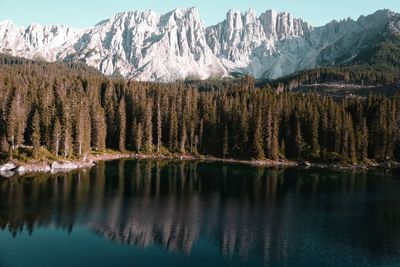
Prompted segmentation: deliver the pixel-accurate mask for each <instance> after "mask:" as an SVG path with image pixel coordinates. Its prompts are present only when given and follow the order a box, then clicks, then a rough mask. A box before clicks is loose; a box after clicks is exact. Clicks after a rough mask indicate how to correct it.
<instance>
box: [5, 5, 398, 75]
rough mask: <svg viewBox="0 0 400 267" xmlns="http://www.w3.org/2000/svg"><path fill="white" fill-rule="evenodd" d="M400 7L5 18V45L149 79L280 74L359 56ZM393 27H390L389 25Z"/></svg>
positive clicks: (393, 30) (19, 51) (194, 10)
mask: <svg viewBox="0 0 400 267" xmlns="http://www.w3.org/2000/svg"><path fill="white" fill-rule="evenodd" d="M399 21H400V19H399V15H398V14H396V13H394V12H392V11H390V10H380V11H377V12H376V13H374V14H372V15H369V16H361V17H360V18H359V19H358V20H352V19H347V20H342V21H333V22H331V23H328V24H327V25H325V26H322V27H316V28H313V27H312V26H310V25H309V24H308V23H307V22H305V21H303V20H302V19H299V18H295V17H293V16H292V15H291V14H290V13H287V12H278V11H276V10H267V11H265V12H263V13H261V14H260V15H259V16H257V14H256V12H255V10H253V9H249V10H248V11H246V12H240V11H237V10H229V11H228V12H227V14H226V18H225V20H224V21H222V22H220V23H218V24H216V25H213V26H209V27H206V26H205V25H204V23H203V22H202V20H201V18H200V15H199V12H198V10H197V8H195V7H191V8H185V9H181V8H178V9H175V10H173V11H171V12H168V13H166V14H163V15H159V14H156V13H155V12H153V11H151V10H146V11H129V12H120V13H117V14H115V15H114V16H113V17H111V18H110V19H107V20H103V21H101V22H99V23H98V24H96V25H95V26H93V27H90V28H87V29H82V30H75V29H72V28H69V27H65V26H60V25H51V26H41V25H39V24H32V25H30V26H28V27H27V28H18V27H17V26H15V25H14V24H13V23H12V22H10V21H3V22H0V52H3V53H7V54H11V55H14V56H22V57H27V58H35V57H41V58H43V59H45V60H48V61H55V60H64V61H83V62H86V63H87V64H88V65H90V66H93V67H96V68H98V69H99V70H101V71H102V72H103V73H105V74H108V75H112V74H121V75H123V76H125V77H128V78H134V79H138V80H150V81H155V80H156V81H173V80H176V79H185V78H186V77H196V78H201V79H205V78H208V77H222V76H228V75H230V74H231V73H252V74H253V75H255V76H256V77H257V78H278V77H281V76H283V75H287V74H290V73H293V72H295V71H299V70H303V69H307V68H313V67H317V66H324V65H332V64H340V63H341V62H345V61H346V60H351V58H353V57H356V56H357V54H358V53H359V51H360V50H361V49H363V48H365V47H366V46H368V45H370V44H371V43H372V44H373V42H374V40H375V39H374V38H376V36H382V33H383V32H389V33H397V34H399V33H400V22H399ZM388 29H389V31H388Z"/></svg>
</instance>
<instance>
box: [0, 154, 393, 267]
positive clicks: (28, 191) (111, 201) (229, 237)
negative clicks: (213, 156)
mask: <svg viewBox="0 0 400 267" xmlns="http://www.w3.org/2000/svg"><path fill="white" fill-rule="evenodd" d="M0 266H1V267H3V266H7V267H9V266H10V267H13V266H23V267H25V266H33V267H34V266H41V267H45V266H59V267H63V266H68V267H70V266H100V267H101V266H400V173H399V172H398V171H396V170H391V171H383V170H382V171H379V170H378V171H367V172H366V171H363V172H335V171H329V170H319V169H308V170H304V169H295V168H290V169H286V170H285V169H268V168H257V167H250V166H246V165H240V164H222V163H189V162H186V163H173V162H154V161H133V160H132V161H126V160H122V161H113V162H107V163H101V164H99V165H98V166H96V167H95V168H93V169H91V170H90V171H80V172H75V173H69V174H57V175H35V176H33V177H28V178H24V179H3V180H0Z"/></svg>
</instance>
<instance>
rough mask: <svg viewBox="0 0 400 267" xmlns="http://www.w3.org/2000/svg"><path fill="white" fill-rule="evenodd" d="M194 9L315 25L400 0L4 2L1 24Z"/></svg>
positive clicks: (204, 14)
mask: <svg viewBox="0 0 400 267" xmlns="http://www.w3.org/2000/svg"><path fill="white" fill-rule="evenodd" d="M192 6H195V7H197V8H198V10H199V13H200V17H201V19H202V20H203V22H204V23H205V24H206V25H207V26H209V25H214V24H216V23H218V22H220V21H222V20H223V19H224V18H225V17H226V13H227V11H228V10H229V9H235V10H240V11H246V10H248V9H249V8H253V9H255V10H256V11H257V14H260V13H261V12H263V11H265V10H268V9H276V10H278V11H288V12H291V13H292V14H293V15H294V17H298V18H303V19H304V20H305V21H307V22H309V23H311V25H313V26H321V25H324V24H326V23H328V22H330V21H331V20H333V19H336V20H340V19H345V18H348V17H351V18H354V19H356V18H358V17H359V16H360V15H368V14H371V13H373V12H375V11H376V10H378V9H384V8H386V9H391V10H393V11H396V12H399V13H400V0H247V1H246V0H0V21H3V20H11V21H13V22H14V23H15V24H17V25H19V26H27V25H29V24H31V23H39V24H42V25H46V24H63V25H67V26H71V27H75V28H84V27H90V26H93V25H95V24H97V23H98V22H99V21H101V20H104V19H107V18H110V17H112V16H113V15H114V14H115V13H117V12H121V11H134V10H148V9H152V10H154V11H156V12H157V13H159V14H164V13H166V12H168V11H171V10H173V9H175V8H177V7H180V8H185V7H192Z"/></svg>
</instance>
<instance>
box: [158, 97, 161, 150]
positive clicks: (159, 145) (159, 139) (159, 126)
mask: <svg viewBox="0 0 400 267" xmlns="http://www.w3.org/2000/svg"><path fill="white" fill-rule="evenodd" d="M161 139H162V118H161V107H160V98H158V101H157V153H160V147H161Z"/></svg>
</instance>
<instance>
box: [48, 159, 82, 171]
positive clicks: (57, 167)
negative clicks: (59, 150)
mask: <svg viewBox="0 0 400 267" xmlns="http://www.w3.org/2000/svg"><path fill="white" fill-rule="evenodd" d="M77 168H79V166H78V165H77V164H75V163H72V162H57V161H54V162H53V163H52V164H51V170H52V171H62V170H73V169H77Z"/></svg>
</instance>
